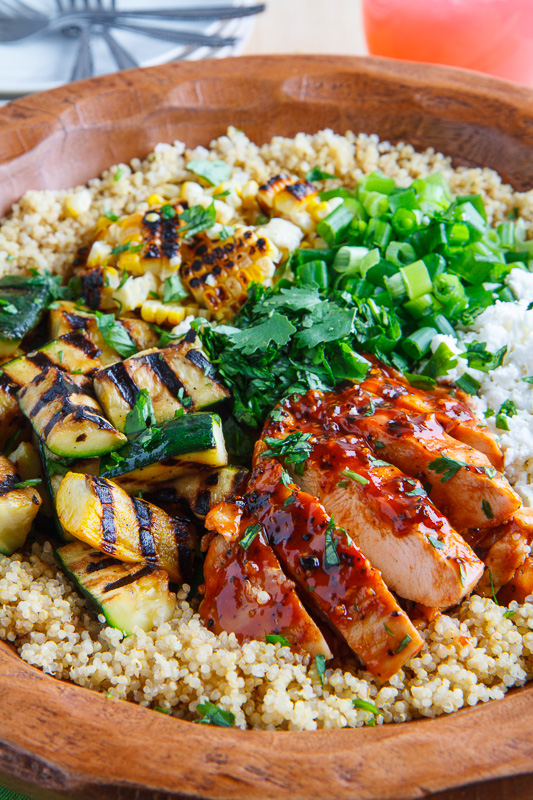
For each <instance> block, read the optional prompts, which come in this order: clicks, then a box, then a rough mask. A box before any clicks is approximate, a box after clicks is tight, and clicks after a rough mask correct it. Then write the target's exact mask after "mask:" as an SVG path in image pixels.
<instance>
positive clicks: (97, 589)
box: [56, 541, 176, 636]
mask: <svg viewBox="0 0 533 800" xmlns="http://www.w3.org/2000/svg"><path fill="white" fill-rule="evenodd" d="M56 555H57V557H58V559H59V562H60V564H61V566H62V567H63V569H64V571H65V572H66V574H67V575H68V577H69V578H70V579H71V581H72V582H73V583H74V584H75V585H76V587H77V588H78V589H79V590H80V591H81V593H82V594H83V595H84V596H85V597H86V599H87V600H88V601H89V603H90V605H92V606H93V607H94V608H95V609H96V612H97V613H98V614H103V615H104V617H105V618H106V620H107V622H108V623H109V625H111V627H113V628H118V629H119V630H121V631H122V632H123V633H125V634H126V636H129V635H130V634H132V633H133V631H134V628H136V627H139V628H142V630H143V631H146V632H148V631H151V630H152V628H154V627H155V626H156V625H159V624H161V623H162V622H167V621H168V620H169V619H170V618H171V617H172V615H173V613H174V609H175V607H176V595H175V594H173V593H172V592H170V591H169V588H168V575H167V573H166V572H164V571H163V570H162V569H158V570H152V569H151V568H150V567H147V566H140V565H139V564H132V565H131V566H130V565H127V564H123V563H122V562H121V561H117V559H115V558H111V557H110V556H102V553H101V552H100V550H95V549H94V548H93V547H90V546H89V545H88V544H85V542H79V541H75V542H71V543H70V544H66V545H64V546H63V547H59V548H58V549H57V550H56Z"/></svg>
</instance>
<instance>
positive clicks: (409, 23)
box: [362, 0, 533, 86]
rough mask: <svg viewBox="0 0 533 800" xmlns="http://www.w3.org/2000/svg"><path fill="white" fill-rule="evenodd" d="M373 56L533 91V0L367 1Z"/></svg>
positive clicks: (365, 14)
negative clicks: (471, 73)
mask: <svg viewBox="0 0 533 800" xmlns="http://www.w3.org/2000/svg"><path fill="white" fill-rule="evenodd" d="M362 3H363V19H364V25H365V35H366V40H367V44H368V49H369V51H370V53H372V54H373V55H377V56H388V57H389V58H402V59H407V60H409V61H425V62H431V63H434V64H450V65H452V66H456V67H465V68H466V69H474V70H478V71H479V72H487V73H489V74H491V75H498V76H499V77H501V78H507V79H508V80H511V81H516V82H517V83H522V84H525V85H527V86H533V0H362Z"/></svg>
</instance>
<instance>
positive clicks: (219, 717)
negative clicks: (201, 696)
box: [196, 701, 235, 728]
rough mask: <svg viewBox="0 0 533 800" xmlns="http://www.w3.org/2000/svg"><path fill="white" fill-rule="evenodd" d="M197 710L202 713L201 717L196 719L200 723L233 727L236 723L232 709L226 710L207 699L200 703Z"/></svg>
mask: <svg viewBox="0 0 533 800" xmlns="http://www.w3.org/2000/svg"><path fill="white" fill-rule="evenodd" d="M196 710H197V711H198V713H199V714H201V715H202V716H201V718H200V719H198V720H196V722H199V723H200V725H216V726H217V727H219V728H233V726H234V725H235V714H233V713H232V712H231V711H224V709H223V708H219V707H218V706H216V705H215V704H214V703H210V702H209V701H206V702H205V703H198V705H197V707H196Z"/></svg>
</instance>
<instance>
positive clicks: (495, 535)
mask: <svg viewBox="0 0 533 800" xmlns="http://www.w3.org/2000/svg"><path fill="white" fill-rule="evenodd" d="M483 534H485V535H483ZM465 538H467V539H470V541H472V546H473V548H474V550H475V552H476V553H477V554H478V555H479V557H480V558H481V559H482V560H483V561H484V562H485V565H486V568H485V573H484V575H483V577H482V578H481V580H480V582H479V583H478V585H477V587H476V592H477V593H478V594H480V595H483V596H485V597H490V596H491V595H492V593H493V592H498V591H499V590H500V589H501V588H502V586H504V585H505V584H507V583H509V581H511V580H512V578H513V575H514V574H515V573H516V571H517V570H518V569H519V568H520V567H521V566H522V564H523V563H524V561H525V560H526V557H527V556H528V555H529V548H530V545H531V543H532V542H533V509H531V508H521V509H519V510H518V511H517V512H516V513H515V514H514V515H513V516H512V517H511V519H510V520H508V521H507V522H505V523H504V524H503V525H500V526H498V527H497V528H493V529H491V530H490V531H489V532H488V533H487V532H485V531H470V532H468V533H467V534H465Z"/></svg>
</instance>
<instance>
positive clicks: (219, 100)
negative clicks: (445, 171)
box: [0, 56, 533, 214]
mask: <svg viewBox="0 0 533 800" xmlns="http://www.w3.org/2000/svg"><path fill="white" fill-rule="evenodd" d="M228 124H234V125H236V126H237V127H240V128H243V129H245V130H246V132H247V133H248V135H249V136H251V138H252V139H255V140H256V141H258V142H264V141H266V140H267V139H269V138H270V137H271V136H272V135H274V134H276V133H280V132H281V133H283V134H285V135H288V136H290V135H294V134H295V133H297V132H298V131H300V130H302V129H305V130H307V131H308V132H313V131H317V130H319V129H320V128H323V127H326V126H329V127H331V128H333V129H334V130H336V131H339V132H341V133H343V132H344V131H345V130H347V129H348V128H351V129H353V130H356V131H365V132H367V133H376V132H377V133H379V134H380V136H381V137H382V138H388V139H391V140H392V141H395V142H397V141H400V140H403V141H410V142H412V143H413V144H414V145H415V146H416V147H419V148H420V147H427V146H432V147H434V148H435V149H437V150H441V151H445V152H446V153H447V154H449V155H451V156H453V157H454V159H455V162H456V163H458V164H459V163H462V164H474V165H485V166H489V167H493V168H494V169H497V170H498V171H499V172H500V173H501V174H502V176H503V178H504V179H505V180H508V181H510V182H511V183H512V184H513V185H514V186H515V187H516V188H517V189H526V188H530V187H531V186H533V159H532V158H531V152H532V147H533V93H532V92H531V91H530V90H528V89H525V88H521V87H518V86H514V85H512V84H509V83H507V82H505V81H499V80H497V79H495V78H489V77H486V76H482V75H477V74H476V73H472V72H467V71H464V70H452V69H447V68H445V67H435V66H432V65H425V64H409V63H406V62H399V61H391V60H388V59H376V58H368V59H365V58H357V57H333V56H314V57H313V56H270V57H268V56H258V57H250V58H241V59H227V60H225V61H206V62H201V63H195V62H183V63H178V64H167V65H164V66H161V67H156V68H152V69H147V70H128V71H126V72H120V73H116V74H114V75H109V76H105V77H102V78H94V79H92V80H88V81H82V82H80V83H78V84H75V85H72V84H71V85H69V86H66V87H63V88H60V89H55V90H53V91H51V92H43V93H42V94H37V95H32V96H30V97H26V98H23V99H21V100H16V101H14V102H12V103H9V104H8V105H7V106H5V107H4V108H3V109H0V214H2V213H5V212H6V211H7V210H8V209H9V207H10V206H11V204H12V203H13V202H14V201H15V200H16V199H18V197H20V195H21V194H22V193H23V192H24V191H26V189H29V188H33V189H44V188H50V189H56V188H67V187H69V186H72V185H73V184H76V183H80V182H85V181H86V180H87V179H88V178H90V177H93V176H94V175H98V174H99V173H100V172H101V171H102V170H103V169H104V168H105V167H109V166H110V165H112V164H115V163H117V162H118V161H128V160H129V159H131V158H132V157H134V156H143V155H145V154H146V153H147V152H148V151H149V150H150V149H151V148H152V147H153V146H154V145H155V144H156V143H157V142H159V141H172V140H173V139H176V138H180V139H182V140H184V141H186V142H187V143H188V144H190V145H196V144H206V143H208V142H209V140H210V139H211V138H213V137H215V136H218V135H220V134H222V133H224V131H225V130H226V127H227V125H228Z"/></svg>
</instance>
